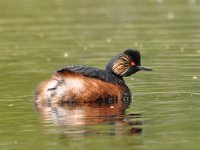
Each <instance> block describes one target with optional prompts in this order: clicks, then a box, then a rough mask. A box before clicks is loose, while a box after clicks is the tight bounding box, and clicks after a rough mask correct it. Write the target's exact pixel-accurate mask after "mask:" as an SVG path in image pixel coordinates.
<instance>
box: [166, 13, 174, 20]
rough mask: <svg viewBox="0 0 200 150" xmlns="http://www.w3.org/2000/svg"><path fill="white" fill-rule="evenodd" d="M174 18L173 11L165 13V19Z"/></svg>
mask: <svg viewBox="0 0 200 150" xmlns="http://www.w3.org/2000/svg"><path fill="white" fill-rule="evenodd" d="M174 18H175V15H174V13H172V12H169V13H168V14H167V19H168V20H173V19H174Z"/></svg>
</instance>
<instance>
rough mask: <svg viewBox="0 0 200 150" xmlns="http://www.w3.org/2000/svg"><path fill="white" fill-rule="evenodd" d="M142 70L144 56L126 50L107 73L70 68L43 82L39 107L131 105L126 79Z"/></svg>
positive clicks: (38, 100) (107, 69) (107, 68)
mask: <svg viewBox="0 0 200 150" xmlns="http://www.w3.org/2000/svg"><path fill="white" fill-rule="evenodd" d="M140 70H147V71H151V69H148V68H146V67H143V66H141V63H140V52H139V51H138V50H136V49H126V50H125V51H124V52H122V53H120V54H117V55H116V56H115V57H113V58H112V59H111V60H110V61H109V62H108V64H107V65H106V68H105V70H103V69H98V68H94V67H89V66H84V65H74V66H68V67H65V68H63V69H60V70H58V71H56V73H55V74H54V75H53V76H52V77H51V79H49V80H46V81H44V82H42V83H41V84H40V85H39V87H38V89H37V91H36V94H35V103H36V104H63V103H130V101H131V92H130V90H129V88H128V86H127V85H126V84H125V81H124V80H123V77H127V76H130V75H132V74H134V73H136V72H138V71H140Z"/></svg>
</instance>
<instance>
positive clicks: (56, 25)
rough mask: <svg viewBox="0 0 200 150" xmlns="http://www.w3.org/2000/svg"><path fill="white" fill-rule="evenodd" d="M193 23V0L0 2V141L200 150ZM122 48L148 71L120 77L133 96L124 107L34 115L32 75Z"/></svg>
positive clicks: (24, 145) (101, 58) (95, 60)
mask: <svg viewBox="0 0 200 150" xmlns="http://www.w3.org/2000/svg"><path fill="white" fill-rule="evenodd" d="M199 29H200V4H199V1H197V0H176V1H174V0H144V1H137V0H126V1H120V0H116V1H115V2H113V1H111V0H102V1H93V0H89V1H81V0H76V1H72V0H68V1H65V0H43V1H39V0H28V1H27V0H18V1H17V2H16V1H14V0H1V1H0V53H1V55H0V71H1V74H0V85H1V86H0V90H1V94H0V103H1V105H0V111H1V113H0V116H1V117H0V122H1V125H0V126H1V127H0V149H2V150H4V149H5V150H7V149H9V150H10V149H20V150H23V149H24V150H25V149H38V150H39V149H42V150H43V149H48V150H50V149H81V150H83V149H87V150H90V149H91V150H96V149H112V148H115V149H124V150H126V149H127V150H128V149H148V150H151V149H152V150H155V149H164V150H165V149H166V150H167V149H176V150H178V149H181V150H188V149H199V147H200V144H199V140H200V130H199V127H200V119H199V117H198V115H199V113H200V112H199V107H200V103H199V98H200V92H199V91H200V82H199V81H200V76H199V75H200V70H199V68H200V46H199V43H200V36H199V35H200V30H199ZM129 47H134V48H137V49H140V51H141V53H142V64H143V65H144V66H149V67H151V68H153V69H154V71H153V72H140V73H137V74H136V75H134V76H132V77H128V78H126V79H125V80H126V83H127V84H128V86H129V87H130V89H131V91H132V93H133V96H134V97H133V103H132V104H131V105H130V107H129V108H128V109H126V110H125V111H124V114H120V115H118V114H117V117H116V116H114V117H113V114H109V113H110V112H111V111H110V109H112V108H113V106H107V107H106V108H107V110H108V111H107V112H109V113H108V114H106V115H105V116H103V118H102V116H101V117H96V118H95V117H89V120H88V118H83V120H82V121H85V122H86V123H85V124H81V125H77V124H74V123H76V122H73V119H74V117H73V114H72V116H71V117H72V118H70V120H71V121H72V122H71V124H66V123H63V120H57V119H58V117H56V116H53V117H54V118H53V119H49V121H48V119H45V120H46V121H44V119H42V117H41V115H40V113H39V112H38V111H37V109H36V108H35V107H34V105H33V102H32V99H33V93H34V91H35V89H36V87H37V85H38V83H39V82H40V81H42V80H44V79H47V78H49V77H50V76H51V74H52V73H53V72H54V71H55V70H57V69H59V68H62V67H64V66H66V65H71V64H84V65H90V66H94V67H98V68H104V66H105V65H106V63H107V61H108V60H109V59H110V58H111V57H112V56H114V55H115V54H116V53H118V52H121V51H123V50H124V49H125V48H129ZM70 107H71V106H70ZM86 107H87V108H86V109H93V111H96V110H99V109H100V110H103V109H106V108H104V107H103V109H101V108H99V107H97V108H96V109H95V107H91V106H90V107H89V106H86ZM73 109H75V108H73ZM76 109H77V110H78V112H79V110H80V109H81V110H83V108H82V107H76ZM59 111H60V112H62V113H61V114H63V110H62V109H59ZM99 112H101V111H99ZM103 112H106V111H104V110H103ZM114 113H115V115H116V113H118V111H116V112H114ZM106 117H107V118H106ZM84 119H86V120H84ZM101 119H103V120H101ZM52 120H53V121H52ZM77 120H78V121H80V119H79V118H78V119H75V121H77ZM67 121H68V120H67ZM88 122H93V124H91V123H90V124H88ZM77 123H79V122H77Z"/></svg>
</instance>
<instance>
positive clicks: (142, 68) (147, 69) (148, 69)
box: [137, 66, 152, 71]
mask: <svg viewBox="0 0 200 150" xmlns="http://www.w3.org/2000/svg"><path fill="white" fill-rule="evenodd" d="M137 68H138V69H139V70H144V71H152V69H150V68H146V67H144V66H137Z"/></svg>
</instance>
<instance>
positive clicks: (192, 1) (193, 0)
mask: <svg viewBox="0 0 200 150" xmlns="http://www.w3.org/2000/svg"><path fill="white" fill-rule="evenodd" d="M188 3H189V4H191V5H195V4H196V0H188Z"/></svg>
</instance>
